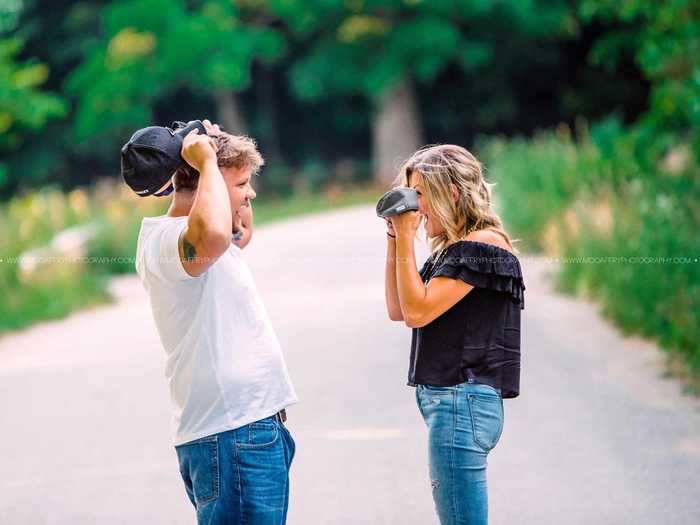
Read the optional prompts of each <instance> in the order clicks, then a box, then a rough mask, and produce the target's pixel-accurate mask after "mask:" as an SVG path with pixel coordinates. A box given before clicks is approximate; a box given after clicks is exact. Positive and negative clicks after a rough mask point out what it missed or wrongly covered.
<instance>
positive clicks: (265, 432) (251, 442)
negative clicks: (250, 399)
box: [236, 419, 279, 449]
mask: <svg viewBox="0 0 700 525" xmlns="http://www.w3.org/2000/svg"><path fill="white" fill-rule="evenodd" d="M278 439H279V427H278V426H277V423H276V422H275V421H273V420H271V419H263V420H261V421H256V422H254V423H250V424H249V425H248V432H247V439H243V440H239V441H237V442H236V446H237V447H239V448H248V449H250V448H268V447H272V446H273V445H274V444H275V443H277V440H278Z"/></svg>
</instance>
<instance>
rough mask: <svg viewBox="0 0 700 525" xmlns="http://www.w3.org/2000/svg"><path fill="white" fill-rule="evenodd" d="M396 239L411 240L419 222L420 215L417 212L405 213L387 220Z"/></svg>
mask: <svg viewBox="0 0 700 525" xmlns="http://www.w3.org/2000/svg"><path fill="white" fill-rule="evenodd" d="M389 221H390V222H391V224H392V226H393V229H394V231H395V232H396V236H397V237H407V238H413V237H414V236H415V235H416V231H418V227H419V226H420V222H421V214H420V213H418V212H417V211H407V212H406V213H402V214H401V215H395V216H393V217H390V218H389Z"/></svg>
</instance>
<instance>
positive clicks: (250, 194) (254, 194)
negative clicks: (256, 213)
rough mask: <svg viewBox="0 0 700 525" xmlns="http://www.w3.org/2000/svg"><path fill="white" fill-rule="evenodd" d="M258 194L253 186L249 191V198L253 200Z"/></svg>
mask: <svg viewBox="0 0 700 525" xmlns="http://www.w3.org/2000/svg"><path fill="white" fill-rule="evenodd" d="M257 196H258V194H257V193H255V190H254V189H253V188H250V191H249V192H248V200H249V201H252V200H253V199H254V198H255V197H257Z"/></svg>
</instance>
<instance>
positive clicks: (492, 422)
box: [468, 393, 504, 452]
mask: <svg viewBox="0 0 700 525" xmlns="http://www.w3.org/2000/svg"><path fill="white" fill-rule="evenodd" d="M468 401H469V412H470V415H471V419H472V431H473V433H474V441H475V442H476V444H477V445H479V446H480V447H481V448H482V449H483V450H484V452H489V451H490V450H492V449H493V448H494V447H495V446H496V444H497V443H498V441H499V439H500V438H501V433H502V432H503V415H504V414H503V399H502V398H501V397H500V396H499V395H498V394H480V393H479V394H475V393H470V394H468Z"/></svg>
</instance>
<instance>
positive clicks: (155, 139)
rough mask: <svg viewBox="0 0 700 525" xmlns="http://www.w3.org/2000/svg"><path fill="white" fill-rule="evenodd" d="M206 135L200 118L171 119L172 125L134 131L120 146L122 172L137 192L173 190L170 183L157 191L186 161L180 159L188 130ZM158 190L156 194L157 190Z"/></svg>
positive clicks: (147, 193)
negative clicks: (174, 120) (182, 120)
mask: <svg viewBox="0 0 700 525" xmlns="http://www.w3.org/2000/svg"><path fill="white" fill-rule="evenodd" d="M193 129H198V130H199V133H200V134H202V135H206V134H207V130H206V128H205V127H204V124H202V122H201V121H200V120H192V121H190V122H187V123H185V122H180V121H176V122H173V124H172V126H171V127H169V128H167V127H162V126H149V127H147V128H143V129H140V130H138V131H137V132H136V133H134V134H133V135H132V136H131V138H130V139H129V141H128V142H127V143H126V144H124V146H122V149H121V173H122V177H123V178H124V182H126V183H127V184H128V185H129V187H130V188H131V189H132V190H134V192H135V193H136V195H138V196H140V197H147V196H149V195H154V196H156V197H163V196H165V195H169V194H170V193H172V191H173V184H172V182H171V183H170V184H169V185H168V187H167V188H165V189H164V190H162V191H160V192H158V190H159V189H160V188H162V187H163V185H165V184H166V183H167V182H168V181H169V180H170V179H171V178H172V176H173V175H174V174H175V171H176V170H177V169H178V168H179V167H180V166H182V165H183V164H185V163H186V161H185V159H183V158H182V155H181V151H182V141H183V139H184V138H185V135H187V134H188V133H189V132H190V131H192V130H193ZM156 192H157V193H156Z"/></svg>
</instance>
